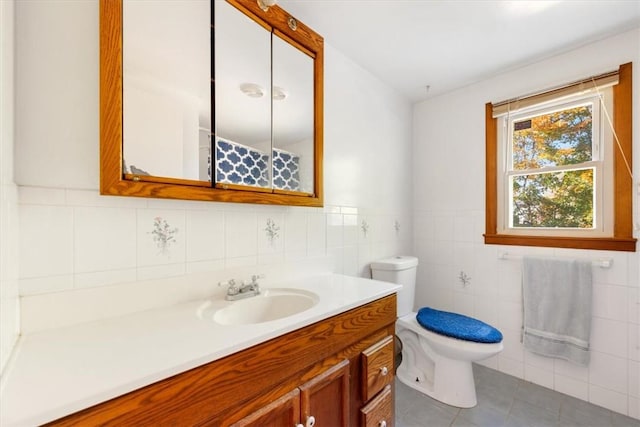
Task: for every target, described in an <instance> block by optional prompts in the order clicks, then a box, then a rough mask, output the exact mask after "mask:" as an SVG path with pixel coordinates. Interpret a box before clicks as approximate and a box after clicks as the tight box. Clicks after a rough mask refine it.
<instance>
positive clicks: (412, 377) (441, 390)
mask: <svg viewBox="0 0 640 427" xmlns="http://www.w3.org/2000/svg"><path fill="white" fill-rule="evenodd" d="M417 266H418V259H417V258H415V257H409V256H398V257H393V258H388V259H383V260H380V261H377V262H374V263H372V264H371V273H372V277H373V279H375V280H381V281H385V282H392V283H398V284H401V285H402V289H401V290H400V291H399V292H398V320H397V322H396V335H397V336H398V337H399V338H400V340H401V341H402V362H401V363H400V366H399V367H398V369H397V371H396V375H397V377H398V379H399V380H400V381H402V382H403V383H404V384H406V385H408V386H409V387H412V388H414V389H416V390H418V391H420V392H421V393H424V394H426V395H427V396H430V397H432V398H434V399H436V400H439V401H441V402H444V403H446V404H448V405H452V406H457V407H460V408H471V407H474V406H476V404H477V399H476V388H475V383H474V380H473V370H472V367H471V362H475V361H479V360H483V359H487V358H489V357H491V356H493V355H495V354H498V353H499V352H501V351H502V349H503V345H502V334H500V332H499V331H498V330H497V329H495V328H493V327H491V326H490V325H487V324H486V323H483V322H480V321H479V320H476V319H472V318H470V317H466V316H462V315H459V314H455V313H448V312H442V311H438V310H433V309H430V308H428V307H425V308H423V309H421V310H419V312H418V313H416V312H414V311H413V303H414V294H415V283H416V269H417ZM418 314H419V315H420V322H419V321H418V319H417V317H418ZM423 324H426V326H423ZM452 325H453V327H451V326H452ZM427 327H429V329H431V330H428V329H426V328H427ZM433 330H436V331H438V332H437V333H436V332H433ZM476 330H477V331H480V332H479V333H478V334H477V335H476V334H475V332H476ZM487 332H488V334H487ZM445 334H446V335H445ZM454 337H459V338H454ZM478 341H484V342H478Z"/></svg>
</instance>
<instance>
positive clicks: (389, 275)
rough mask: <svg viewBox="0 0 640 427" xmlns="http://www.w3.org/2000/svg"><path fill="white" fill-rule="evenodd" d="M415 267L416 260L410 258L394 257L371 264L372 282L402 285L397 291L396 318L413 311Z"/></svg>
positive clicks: (416, 264)
mask: <svg viewBox="0 0 640 427" xmlns="http://www.w3.org/2000/svg"><path fill="white" fill-rule="evenodd" d="M417 267H418V258H416V257H412V256H395V257H392V258H386V259H381V260H380V261H376V262H372V263H371V277H372V278H373V279H374V280H381V281H383V282H391V283H397V284H399V285H402V289H401V290H400V291H398V317H402V316H404V315H406V314H409V313H411V312H412V311H413V301H414V298H415V289H416V270H417Z"/></svg>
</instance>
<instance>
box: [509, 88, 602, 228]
mask: <svg viewBox="0 0 640 427" xmlns="http://www.w3.org/2000/svg"><path fill="white" fill-rule="evenodd" d="M612 99H613V93H612V89H611V88H610V87H608V88H603V89H601V90H599V91H598V92H597V93H588V94H581V93H577V94H574V95H571V96H568V97H567V96H564V97H562V98H558V99H554V100H551V101H548V102H544V103H541V104H536V105H532V106H527V107H525V108H521V109H519V110H515V111H509V112H508V113H507V114H504V115H501V116H499V117H498V125H497V133H498V135H497V136H498V138H497V139H498V171H497V172H498V173H497V181H498V182H497V184H498V191H497V203H498V206H497V229H498V233H500V234H505V235H514V236H517V235H522V236H527V235H531V234H532V233H533V234H535V235H538V236H549V237H582V238H589V237H606V236H610V235H611V234H612V233H613V222H614V218H613V205H614V200H613V132H612V130H611V127H610V126H609V123H608V121H607V118H606V116H605V109H606V111H609V112H611V111H613V102H612ZM589 103H590V104H592V105H593V110H592V120H593V122H592V161H590V162H585V163H581V164H578V165H566V166H556V167H544V168H541V169H535V170H528V172H531V173H540V172H554V171H569V170H576V169H587V168H593V169H594V181H595V188H594V204H593V206H594V213H593V218H594V227H593V228H589V229H585V228H581V229H579V228H571V227H569V228H547V227H513V226H512V225H511V221H512V206H511V204H510V200H511V192H512V185H511V180H510V179H509V178H510V177H511V176H515V175H521V174H523V173H526V172H527V171H523V170H518V171H514V170H513V167H512V166H513V156H512V151H511V150H512V147H513V144H512V138H513V132H512V131H511V129H513V123H515V122H519V121H522V120H526V119H528V118H531V117H535V116H539V115H542V114H549V113H553V112H555V111H560V110H564V109H568V108H572V107H577V106H580V105H586V104H589Z"/></svg>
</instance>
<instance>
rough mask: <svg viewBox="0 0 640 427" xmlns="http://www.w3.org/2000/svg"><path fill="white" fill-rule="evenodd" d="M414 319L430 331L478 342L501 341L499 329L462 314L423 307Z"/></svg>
mask: <svg viewBox="0 0 640 427" xmlns="http://www.w3.org/2000/svg"><path fill="white" fill-rule="evenodd" d="M416 320H417V321H418V323H419V324H420V325H421V326H422V327H423V328H425V329H428V330H429V331H431V332H435V333H437V334H440V335H445V336H448V337H452V338H457V339H459V340H465V341H473V342H480V343H499V342H500V341H502V333H500V331H499V330H497V329H496V328H494V327H493V326H491V325H488V324H486V323H484V322H482V321H480V320H478V319H474V318H473V317H468V316H464V315H462V314H457V313H450V312H448V311H440V310H435V309H433V308H430V307H423V308H421V309H420V310H418V314H417V315H416Z"/></svg>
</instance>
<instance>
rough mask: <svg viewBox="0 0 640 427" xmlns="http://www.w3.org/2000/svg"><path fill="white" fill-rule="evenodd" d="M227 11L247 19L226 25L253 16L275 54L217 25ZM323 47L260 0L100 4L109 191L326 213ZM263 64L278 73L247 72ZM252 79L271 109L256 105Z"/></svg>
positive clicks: (112, 0)
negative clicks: (303, 208)
mask: <svg viewBox="0 0 640 427" xmlns="http://www.w3.org/2000/svg"><path fill="white" fill-rule="evenodd" d="M152 4H160V6H159V7H158V8H156V9H154V10H148V9H145V8H148V7H150V5H152ZM189 4H191V9H189V8H188V7H187V6H188V5H189ZM219 7H223V8H225V9H226V10H227V11H231V12H229V13H234V14H236V16H235V17H233V18H230V17H226V16H225V17H224V20H223V21H218V22H223V23H227V24H228V23H230V22H232V21H233V20H235V19H240V20H244V25H245V26H247V27H246V28H247V31H250V32H258V33H260V32H262V33H263V34H266V38H265V40H268V43H269V45H270V47H269V49H270V50H269V52H268V53H264V52H261V53H256V52H255V51H246V50H244V51H243V48H242V41H243V40H244V39H245V38H247V39H248V40H249V41H248V42H247V41H246V40H245V42H246V43H245V44H246V46H248V47H250V48H252V49H253V48H255V47H256V46H255V45H256V44H260V43H263V42H259V43H256V42H255V41H252V40H251V37H250V36H249V37H245V35H244V34H240V33H230V34H223V33H221V31H223V30H224V28H225V27H227V28H228V27H231V28H235V29H237V26H234V25H223V24H221V23H218V24H214V23H216V14H218V15H219V16H218V19H222V13H223V12H222V11H221V10H222V9H220V11H218V8H219ZM172 8H173V9H172ZM176 8H178V9H176ZM208 12H209V13H208ZM203 15H205V19H206V20H208V21H209V25H208V28H207V29H206V30H204V28H203V27H204V26H205V25H207V23H206V22H205V21H203ZM216 26H220V28H219V29H218V30H217V29H216V28H215V27H216ZM203 30H204V31H203ZM207 30H208V31H207ZM216 31H218V33H216ZM222 43H224V44H222ZM231 43H234V44H233V45H232V44H231ZM238 43H239V44H238ZM265 43H266V42H265ZM263 44H264V43H263ZM323 46H324V41H323V39H322V37H321V36H319V35H318V34H316V33H315V32H314V31H312V30H311V29H309V28H308V27H306V26H305V25H304V24H303V23H301V22H299V21H297V20H296V19H295V18H294V17H292V16H290V15H289V14H288V13H287V12H286V11H284V10H283V9H281V8H280V7H278V6H272V7H269V8H268V9H267V10H262V8H261V7H260V6H259V5H258V4H257V2H256V1H255V0H190V1H187V2H146V1H139V0H100V192H101V194H104V195H118V196H136V197H155V198H171V199H184V200H202V201H222V202H237V203H261V204H278V205H293V206H322V203H323V199H322V147H323V116H322V113H323ZM223 54H224V55H226V56H223ZM189 55H190V56H189ZM259 57H260V58H263V60H266V61H267V62H268V63H267V64H263V65H262V66H261V67H262V69H263V70H268V72H270V73H271V74H270V75H268V76H262V77H260V78H261V79H262V80H261V81H252V79H253V77H251V76H248V75H247V74H246V73H243V72H240V71H241V70H252V69H254V68H260V67H255V66H254V63H255V60H256V58H259ZM280 58H282V59H280ZM291 58H294V59H291ZM285 59H286V60H285ZM271 61H273V62H271ZM216 65H218V67H216ZM205 68H206V69H205ZM225 70H227V71H226V74H224V72H225ZM234 70H236V71H234ZM234 79H236V80H234ZM237 79H241V80H242V81H238V80H237ZM256 80H257V79H256ZM251 83H253V84H255V86H258V90H262V91H263V93H262V96H261V97H262V99H261V100H260V101H261V102H262V104H263V105H266V106H267V110H263V111H262V112H260V113H256V112H255V111H258V110H254V109H252V108H253V107H252V106H250V104H248V103H247V102H251V101H252V99H251V98H252V96H251V95H256V93H253V92H251V91H253V90H256V89H255V87H248V88H247V87H246V86H247V84H251ZM225 85H226V86H225ZM230 88H231V89H230ZM247 91H249V94H247ZM301 94H306V98H304V97H302V98H303V102H302V104H300V103H298V104H296V103H295V102H300V98H301ZM234 97H235V98H237V99H238V101H235V100H234V99H235V98H234ZM254 98H256V97H255V96H254ZM207 101H208V102H207ZM243 103H244V104H243ZM243 105H244V106H243ZM227 110H231V111H232V112H233V111H235V116H233V115H231V116H230V115H229V112H228V111H227ZM265 111H266V112H265ZM303 111H307V115H306V117H305V114H303V113H302V112H303ZM265 116H266V117H265ZM228 117H231V119H229V118H228ZM256 123H262V125H261V126H267V127H268V129H267V128H265V129H258V125H257V124H256ZM250 135H253V136H250ZM265 135H266V136H265ZM252 138H253V139H254V140H257V141H259V142H261V143H262V145H259V144H258V145H255V146H253V148H252V147H251V146H250V145H249V144H248V142H249V141H250V140H251V139H252ZM265 138H266V139H265ZM223 149H226V150H227V152H225V151H224V150H223ZM229 152H231V154H232V155H229ZM247 153H248V154H247ZM243 155H244V157H242V156H243ZM263 160H264V164H263V163H262V161H263ZM256 164H257V166H259V168H258V167H257V166H256ZM247 165H249V166H252V167H253V168H252V169H251V168H249V169H251V170H250V171H248V170H247ZM265 165H266V166H265ZM233 168H235V169H233ZM230 171H231V173H230ZM244 172H246V173H245V174H244V175H242V173H244ZM252 177H253V178H252ZM258 181H260V182H259V184H260V185H258Z"/></svg>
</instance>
